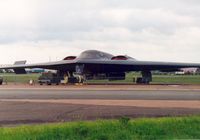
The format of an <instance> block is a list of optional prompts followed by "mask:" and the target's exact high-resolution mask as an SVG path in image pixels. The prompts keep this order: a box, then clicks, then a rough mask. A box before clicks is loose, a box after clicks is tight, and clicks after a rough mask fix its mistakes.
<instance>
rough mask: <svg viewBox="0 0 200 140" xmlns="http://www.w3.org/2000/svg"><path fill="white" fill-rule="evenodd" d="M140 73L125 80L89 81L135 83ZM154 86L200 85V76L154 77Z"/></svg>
mask: <svg viewBox="0 0 200 140" xmlns="http://www.w3.org/2000/svg"><path fill="white" fill-rule="evenodd" d="M140 76H141V75H140V74H139V73H128V74H127V75H126V79H125V80H118V81H108V80H89V81H87V82H88V83H105V84H106V83H133V79H134V78H135V79H136V78H137V77H140ZM151 83H152V84H200V75H153V81H152V82H151Z"/></svg>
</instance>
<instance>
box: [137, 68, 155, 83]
mask: <svg viewBox="0 0 200 140" xmlns="http://www.w3.org/2000/svg"><path fill="white" fill-rule="evenodd" d="M141 74H142V77H139V78H137V81H136V83H137V84H149V83H150V82H151V81H152V74H151V71H142V73H141Z"/></svg>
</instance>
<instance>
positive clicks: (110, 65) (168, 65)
mask: <svg viewBox="0 0 200 140" xmlns="http://www.w3.org/2000/svg"><path fill="white" fill-rule="evenodd" d="M76 65H84V67H87V68H92V69H93V70H95V69H97V68H99V69H101V70H104V71H103V72H128V71H147V70H148V71H152V70H158V71H166V72H170V71H178V70H180V69H181V68H193V67H195V68H200V64H198V63H173V62H152V61H135V60H98V59H96V60H90V59H78V60H62V61H57V62H48V63H38V64H17V65H12V66H8V67H0V69H14V71H15V73H16V74H23V73H24V69H25V68H43V69H52V70H62V71H75V67H76Z"/></svg>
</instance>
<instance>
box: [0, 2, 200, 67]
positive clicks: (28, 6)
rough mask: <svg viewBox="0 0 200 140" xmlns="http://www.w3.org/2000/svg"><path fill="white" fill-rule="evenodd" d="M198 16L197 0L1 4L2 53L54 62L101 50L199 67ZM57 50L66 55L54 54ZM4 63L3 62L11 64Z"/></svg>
mask: <svg viewBox="0 0 200 140" xmlns="http://www.w3.org/2000/svg"><path fill="white" fill-rule="evenodd" d="M199 16H200V2H199V1H198V0H190V1H189V0H168V1H165V0H149V1H146V0H140V1H137V0H126V1H124V0H76V1H71V0H59V1H56V0H40V1H39V0H29V1H28V2H27V1H26V0H16V1H15V2H14V3H13V1H12V0H2V1H0V31H1V32H0V49H1V50H2V51H8V50H11V48H12V50H15V51H14V52H13V53H10V54H9V55H12V56H15V57H17V58H19V59H20V58H21V59H22V58H23V57H21V56H20V55H19V53H16V52H18V49H17V48H19V47H21V48H23V49H24V48H29V49H24V51H21V52H20V53H23V54H26V53H28V50H32V51H31V53H32V54H33V56H34V55H35V56H37V57H38V55H37V54H38V50H39V49H42V48H45V51H46V52H48V55H53V56H54V57H57V56H59V57H64V56H65V54H69V53H70V54H71V52H70V51H69V50H73V51H72V52H76V54H77V53H79V52H81V51H83V50H86V49H100V50H103V51H110V52H111V53H116V54H118V53H122V52H124V53H125V54H129V55H136V57H139V58H141V59H151V60H166V61H173V60H174V61H193V62H194V61H195V62H196V61H197V62H198V61H200V57H199V54H198V52H199V51H200V47H199V46H200V43H199V40H200V37H199V36H200V18H199ZM57 45H60V46H59V47H60V48H59V49H62V50H63V52H65V54H62V53H61V52H62V51H57V52H56V51H55V50H54V51H53V48H56V49H58V48H57V47H58V46H57ZM5 47H6V48H8V49H5ZM47 48H48V49H49V51H48V49H47ZM124 48H126V49H124ZM64 50H65V51H64ZM157 52H159V53H157ZM8 53H9V52H8ZM55 53H56V54H55ZM28 54H29V53H28ZM23 56H26V55H23ZM169 56H170V57H169ZM176 56H178V57H176ZM5 57H7V56H6V55H3V56H0V62H2V63H3V62H4V61H5V62H6V63H7V62H11V59H10V60H9V61H8V60H5V59H3V58H5ZM29 59H30V60H33V61H34V62H36V61H39V60H44V61H45V60H47V57H43V58H42V57H41V58H40V59H39V58H34V57H29ZM12 60H13V59H12Z"/></svg>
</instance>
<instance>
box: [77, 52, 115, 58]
mask: <svg viewBox="0 0 200 140" xmlns="http://www.w3.org/2000/svg"><path fill="white" fill-rule="evenodd" d="M110 58H112V55H110V54H106V53H105V54H104V53H103V52H99V51H85V52H83V53H82V54H81V55H80V56H79V59H110Z"/></svg>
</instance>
